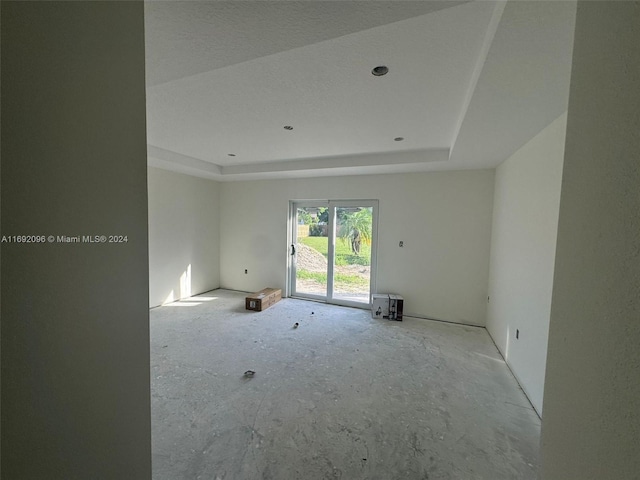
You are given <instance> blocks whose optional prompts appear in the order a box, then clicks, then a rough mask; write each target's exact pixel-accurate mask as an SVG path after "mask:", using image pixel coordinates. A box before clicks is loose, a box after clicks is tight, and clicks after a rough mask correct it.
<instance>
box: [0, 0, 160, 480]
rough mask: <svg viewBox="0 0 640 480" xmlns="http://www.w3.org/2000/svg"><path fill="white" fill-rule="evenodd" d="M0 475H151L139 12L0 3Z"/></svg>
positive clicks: (112, 5)
mask: <svg viewBox="0 0 640 480" xmlns="http://www.w3.org/2000/svg"><path fill="white" fill-rule="evenodd" d="M0 8H1V9H2V234H3V235H44V236H45V237H48V236H50V235H53V236H54V237H55V236H58V235H60V236H65V235H67V236H75V235H91V236H94V235H105V236H111V235H126V236H127V238H128V241H127V242H126V243H73V244H65V243H57V242H56V241H53V242H49V241H46V242H45V243H37V244H34V243H24V244H15V243H3V244H2V439H1V443H2V472H1V473H0V476H1V477H2V478H3V479H27V478H28V479H52V480H58V479H71V478H77V479H80V478H83V479H88V478H135V479H150V478H151V413H150V402H149V389H150V383H149V310H148V301H147V296H148V293H149V284H148V279H149V275H148V273H149V269H148V239H147V181H146V180H147V165H146V163H147V159H146V129H145V115H146V111H145V110H146V108H145V71H144V59H145V57H144V6H143V2H141V1H129V2H2V4H1V6H0Z"/></svg>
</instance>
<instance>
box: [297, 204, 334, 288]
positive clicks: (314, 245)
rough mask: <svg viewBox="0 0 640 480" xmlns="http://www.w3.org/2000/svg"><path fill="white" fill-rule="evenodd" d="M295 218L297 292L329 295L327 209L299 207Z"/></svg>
mask: <svg viewBox="0 0 640 480" xmlns="http://www.w3.org/2000/svg"><path fill="white" fill-rule="evenodd" d="M296 219H297V229H298V231H297V234H296V254H295V261H296V278H295V282H296V285H295V291H296V293H298V294H306V295H317V296H321V297H326V296H327V256H328V250H329V237H328V225H327V224H328V223H329V213H328V208H327V207H298V208H297V215H296Z"/></svg>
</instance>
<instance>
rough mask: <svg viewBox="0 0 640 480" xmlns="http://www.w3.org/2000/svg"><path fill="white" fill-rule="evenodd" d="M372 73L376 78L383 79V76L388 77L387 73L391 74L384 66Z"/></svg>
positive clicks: (376, 68)
mask: <svg viewBox="0 0 640 480" xmlns="http://www.w3.org/2000/svg"><path fill="white" fill-rule="evenodd" d="M371 73H372V74H373V75H375V76H376V77H381V76H382V75H386V74H387V73H389V68H388V67H385V66H384V65H380V66H378V67H375V68H374V69H373V70H371Z"/></svg>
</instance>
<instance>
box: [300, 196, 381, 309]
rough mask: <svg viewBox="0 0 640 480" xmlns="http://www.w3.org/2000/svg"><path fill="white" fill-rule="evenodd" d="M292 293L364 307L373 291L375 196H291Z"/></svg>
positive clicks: (312, 298)
mask: <svg viewBox="0 0 640 480" xmlns="http://www.w3.org/2000/svg"><path fill="white" fill-rule="evenodd" d="M290 225H291V232H290V236H289V238H290V246H289V248H290V251H289V253H290V255H289V258H290V262H289V272H288V273H289V288H290V292H291V296H292V297H298V298H307V299H311V300H319V301H323V302H327V303H333V304H338V305H346V306H354V307H360V308H368V306H369V304H370V302H371V294H372V293H374V292H375V278H376V275H375V269H376V245H377V225H378V201H377V200H323V201H294V202H291V206H290Z"/></svg>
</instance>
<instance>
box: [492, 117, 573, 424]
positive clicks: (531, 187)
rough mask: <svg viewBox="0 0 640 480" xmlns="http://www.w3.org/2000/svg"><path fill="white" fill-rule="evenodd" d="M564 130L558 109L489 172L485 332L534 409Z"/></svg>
mask: <svg viewBox="0 0 640 480" xmlns="http://www.w3.org/2000/svg"><path fill="white" fill-rule="evenodd" d="M565 131H566V114H564V115H562V116H561V117H559V118H558V119H556V120H555V121H554V122H552V123H551V124H550V125H549V126H547V127H546V128H545V129H544V130H542V131H541V132H540V133H539V134H538V135H536V136H535V137H534V138H533V139H531V140H530V141H529V142H528V143H527V144H526V145H524V146H523V147H522V148H521V149H520V150H518V151H517V152H516V153H514V154H513V155H512V156H511V157H510V158H509V159H507V160H506V161H505V162H503V163H502V164H501V165H500V166H499V167H498V168H497V169H496V177H495V193H494V201H493V229H492V234H491V264H490V268H489V296H490V302H489V305H488V307H487V330H488V331H489V334H490V335H491V336H492V337H493V340H494V341H495V343H496V345H497V346H498V349H499V350H500V352H502V355H503V356H504V357H505V360H506V361H507V363H508V364H509V366H510V367H511V370H512V371H513V373H514V375H515V376H516V377H517V378H518V381H519V382H520V385H521V386H522V388H523V389H524V391H525V392H526V393H527V396H528V397H529V399H530V400H531V402H532V404H533V406H534V407H535V409H536V410H537V411H538V412H539V413H541V412H542V394H543V391H544V371H545V364H546V357H547V340H548V332H549V315H550V311H551V291H552V287H553V269H554V261H555V251H556V237H557V231H558V210H559V208H560V183H561V179H562V162H563V157H564V140H565ZM516 331H519V338H518V339H516Z"/></svg>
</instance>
